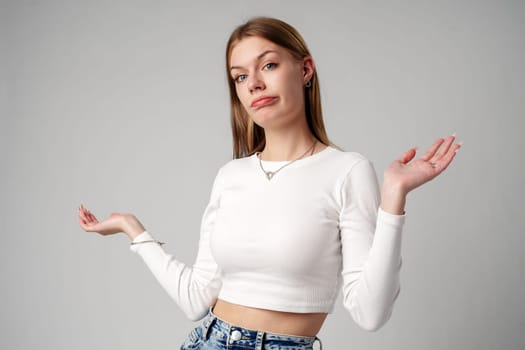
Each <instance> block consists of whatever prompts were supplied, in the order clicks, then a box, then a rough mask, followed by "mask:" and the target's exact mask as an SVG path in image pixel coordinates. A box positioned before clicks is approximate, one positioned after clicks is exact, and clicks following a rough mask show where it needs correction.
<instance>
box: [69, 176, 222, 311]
mask: <svg viewBox="0 0 525 350" xmlns="http://www.w3.org/2000/svg"><path fill="white" fill-rule="evenodd" d="M218 203H219V190H218V188H217V179H216V181H215V183H214V186H213V189H212V194H211V198H210V202H209V204H208V206H207V207H206V210H205V212H204V214H203V217H202V223H201V233H200V240H199V250H198V253H197V258H196V259H195V262H194V264H193V265H192V266H189V265H186V264H184V263H182V262H180V261H178V260H176V259H175V258H174V257H173V256H172V255H170V254H167V253H166V252H165V251H164V249H163V248H162V247H161V245H160V244H159V243H160V242H158V241H156V240H155V239H154V238H153V236H151V235H150V233H149V232H147V231H146V230H145V229H144V226H143V225H142V224H141V223H140V221H139V220H138V219H137V218H136V217H135V216H134V215H133V214H119V213H112V214H111V215H110V216H109V217H108V218H107V219H105V220H103V221H100V222H99V221H98V220H97V218H96V217H95V216H94V215H93V214H92V213H91V212H90V211H89V210H87V209H86V208H84V207H83V206H81V207H80V208H79V221H80V226H81V227H82V228H83V229H84V230H85V231H87V232H97V233H99V234H101V235H110V234H116V233H119V232H123V233H125V234H126V235H127V236H128V237H129V238H130V239H131V240H132V245H131V250H132V251H133V252H135V253H137V254H139V255H140V256H141V257H142V259H143V260H144V262H145V263H146V265H147V266H148V268H149V269H150V270H151V272H152V273H153V275H154V276H155V278H156V279H157V280H158V282H159V283H160V284H161V285H162V286H163V287H164V289H165V290H166V292H167V293H168V294H169V295H170V296H171V297H172V298H173V299H174V300H175V302H176V303H177V304H178V305H179V307H180V308H181V309H182V311H183V312H184V313H185V314H186V316H187V317H188V318H189V319H191V320H194V321H195V320H198V319H200V318H202V317H203V316H204V315H205V314H206V312H207V311H208V308H209V307H210V306H211V305H213V303H214V302H215V300H216V298H217V296H218V293H219V290H220V287H221V280H220V273H219V269H218V267H217V264H216V263H215V260H214V259H213V257H212V255H211V251H210V246H209V236H210V232H211V230H212V227H213V223H214V221H215V216H216V212H217V209H218ZM145 241H147V242H145ZM141 242H144V243H141Z"/></svg>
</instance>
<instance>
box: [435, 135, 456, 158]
mask: <svg viewBox="0 0 525 350" xmlns="http://www.w3.org/2000/svg"><path fill="white" fill-rule="evenodd" d="M455 138H456V135H455V134H454V135H451V136H449V137H447V138H446V139H445V142H444V143H443V144H442V145H441V147H440V148H439V150H438V151H437V152H436V155H435V157H434V158H435V161H438V160H440V159H441V158H442V157H443V156H444V155H446V154H447V153H448V151H449V150H450V146H452V143H453V142H454V140H455Z"/></svg>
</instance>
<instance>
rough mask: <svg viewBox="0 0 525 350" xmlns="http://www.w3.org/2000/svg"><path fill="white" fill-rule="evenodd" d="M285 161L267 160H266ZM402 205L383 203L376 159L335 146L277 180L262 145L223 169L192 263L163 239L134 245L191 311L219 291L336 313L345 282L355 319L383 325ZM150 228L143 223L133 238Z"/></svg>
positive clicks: (394, 277) (395, 275) (392, 291)
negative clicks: (260, 153) (390, 207)
mask: <svg viewBox="0 0 525 350" xmlns="http://www.w3.org/2000/svg"><path fill="white" fill-rule="evenodd" d="M286 163H287V162H268V161H263V166H264V169H265V170H267V171H268V170H275V169H278V168H279V167H281V166H282V165H284V164H286ZM404 219H405V216H404V215H393V214H389V213H387V212H384V211H383V210H381V209H380V208H379V190H378V184H377V178H376V174H375V172H374V169H373V166H372V165H371V163H370V162H369V161H368V160H367V159H365V158H364V157H363V156H361V155H360V154H358V153H353V152H342V151H340V150H338V149H336V148H333V147H327V148H325V149H324V150H322V151H320V152H318V153H316V154H314V155H312V156H310V157H306V158H303V159H300V160H298V161H296V162H294V163H291V164H290V165H288V166H286V167H285V168H283V169H282V170H281V171H279V172H278V173H277V174H276V175H275V176H274V177H273V178H272V179H271V180H268V179H267V177H266V175H265V174H264V173H263V171H262V169H261V168H260V164H259V159H258V158H257V156H256V155H252V156H249V157H245V158H241V159H235V160H232V161H230V162H228V163H227V164H226V165H224V166H223V167H222V168H221V169H220V170H219V172H218V174H217V176H216V178H215V181H214V184H213V189H212V193H211V198H210V202H209V204H208V206H207V208H206V210H205V212H204V215H203V218H202V223H201V232H200V241H199V250H198V254H197V258H196V260H195V262H194V264H193V266H188V265H185V264H183V263H182V262H179V261H177V260H176V259H174V258H173V257H172V256H171V255H169V254H167V253H166V252H165V251H164V250H163V249H162V247H161V246H160V245H158V244H156V243H144V244H137V245H132V246H131V250H132V251H135V252H137V253H138V254H139V255H140V256H141V257H142V258H143V259H144V261H145V263H146V264H147V266H148V267H149V268H150V270H151V271H152V272H153V274H154V275H155V277H156V278H157V279H158V281H159V282H160V283H161V285H162V286H163V287H164V288H165V289H166V291H167V292H168V293H169V294H170V295H171V296H172V297H173V299H174V300H175V301H176V302H177V304H178V305H179V306H180V307H181V309H182V310H183V311H184V312H185V313H186V315H187V316H188V317H189V318H190V319H192V320H197V319H200V318H201V317H203V316H204V315H205V314H206V312H207V311H208V309H209V307H210V306H211V305H213V304H214V302H215V300H216V299H217V298H219V299H222V300H225V301H228V302H231V303H235V304H241V305H245V306H251V307H256V308H262V309H270V310H277V311H287V312H297V313H310V312H327V313H330V312H332V310H333V307H334V301H335V299H336V297H337V293H338V292H339V289H340V287H341V286H342V289H343V303H344V306H345V307H346V308H347V309H348V310H349V311H350V313H351V315H352V318H353V319H354V320H355V321H356V323H357V324H358V325H360V326H361V327H362V328H364V329H367V330H376V329H378V328H379V327H380V326H382V325H383V324H384V323H385V322H386V321H387V320H388V318H389V317H390V315H391V312H392V307H393V304H394V301H395V299H396V298H397V295H398V293H399V270H400V267H401V230H402V226H403V223H404ZM152 238H153V237H152V236H151V235H150V234H149V233H148V232H144V233H142V234H141V235H139V236H138V237H136V238H135V240H134V241H135V242H140V241H144V240H150V239H152Z"/></svg>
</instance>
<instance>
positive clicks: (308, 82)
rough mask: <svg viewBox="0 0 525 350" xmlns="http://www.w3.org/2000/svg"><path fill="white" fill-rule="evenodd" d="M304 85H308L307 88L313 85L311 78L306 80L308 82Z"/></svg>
mask: <svg viewBox="0 0 525 350" xmlns="http://www.w3.org/2000/svg"><path fill="white" fill-rule="evenodd" d="M304 86H306V87H307V88H309V87H311V86H312V81H311V80H308V81H307V82H306V84H304Z"/></svg>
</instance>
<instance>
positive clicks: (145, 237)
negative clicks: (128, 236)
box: [129, 231, 155, 252]
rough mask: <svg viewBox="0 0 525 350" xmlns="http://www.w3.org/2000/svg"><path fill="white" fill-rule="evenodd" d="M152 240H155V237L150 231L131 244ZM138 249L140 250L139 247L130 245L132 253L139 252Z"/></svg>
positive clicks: (136, 238)
mask: <svg viewBox="0 0 525 350" xmlns="http://www.w3.org/2000/svg"><path fill="white" fill-rule="evenodd" d="M152 239H155V238H153V236H152V235H151V234H150V233H149V232H148V231H144V232H142V233H141V234H140V235H138V236H137V237H135V239H133V240H132V241H131V242H132V243H138V242H144V241H149V240H152ZM138 248H139V245H130V246H129V249H130V250H131V251H132V252H137V249H138Z"/></svg>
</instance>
